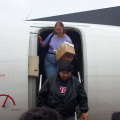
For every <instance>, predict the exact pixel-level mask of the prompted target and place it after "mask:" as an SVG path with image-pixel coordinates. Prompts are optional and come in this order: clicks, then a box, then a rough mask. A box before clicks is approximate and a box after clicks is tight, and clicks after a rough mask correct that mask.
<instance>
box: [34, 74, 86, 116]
mask: <svg viewBox="0 0 120 120" xmlns="http://www.w3.org/2000/svg"><path fill="white" fill-rule="evenodd" d="M59 79H60V77H59V75H53V76H50V77H49V78H48V79H47V80H46V81H45V83H44V84H43V86H42V88H41V90H40V91H39V93H38V98H37V102H36V106H39V107H42V106H45V107H49V108H52V109H55V110H56V111H58V112H59V113H60V114H61V115H63V116H69V115H71V114H74V113H75V111H76V106H77V105H79V108H80V111H81V112H82V113H85V112H87V111H88V100H87V95H86V93H85V90H84V88H83V86H82V84H80V82H79V80H78V79H77V78H75V77H74V76H72V75H71V77H70V78H69V79H68V83H67V86H66V93H65V98H64V102H62V100H61V95H60V84H59Z"/></svg>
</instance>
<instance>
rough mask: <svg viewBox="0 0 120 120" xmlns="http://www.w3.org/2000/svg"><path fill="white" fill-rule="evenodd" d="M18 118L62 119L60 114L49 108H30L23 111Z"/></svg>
mask: <svg viewBox="0 0 120 120" xmlns="http://www.w3.org/2000/svg"><path fill="white" fill-rule="evenodd" d="M19 120H62V116H61V115H60V114H59V113H58V112H56V111H55V110H53V109H50V108H45V107H43V108H37V107H36V108H32V109H30V110H28V111H27V112H25V113H23V114H22V115H21V117H20V119H19Z"/></svg>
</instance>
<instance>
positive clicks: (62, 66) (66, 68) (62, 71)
mask: <svg viewBox="0 0 120 120" xmlns="http://www.w3.org/2000/svg"><path fill="white" fill-rule="evenodd" d="M72 69H73V66H72V65H71V64H70V62H68V61H62V62H60V63H59V69H58V72H59V75H60V77H61V79H62V80H64V81H66V80H68V79H69V77H70V76H71V72H72Z"/></svg>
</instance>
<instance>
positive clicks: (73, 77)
mask: <svg viewBox="0 0 120 120" xmlns="http://www.w3.org/2000/svg"><path fill="white" fill-rule="evenodd" d="M71 77H72V79H73V80H75V81H79V80H78V79H77V78H76V77H75V76H73V75H71Z"/></svg>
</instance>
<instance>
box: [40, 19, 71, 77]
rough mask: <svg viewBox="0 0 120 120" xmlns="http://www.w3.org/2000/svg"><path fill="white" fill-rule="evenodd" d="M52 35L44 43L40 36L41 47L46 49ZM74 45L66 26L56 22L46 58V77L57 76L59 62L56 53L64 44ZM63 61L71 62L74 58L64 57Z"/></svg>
mask: <svg viewBox="0 0 120 120" xmlns="http://www.w3.org/2000/svg"><path fill="white" fill-rule="evenodd" d="M51 35H52V33H51V34H50V35H48V37H47V38H46V39H45V40H44V41H43V40H42V38H41V37H40V36H39V41H40V45H41V46H42V47H45V46H46V45H47V43H48V41H49V39H50V37H51ZM64 41H67V42H70V43H72V40H71V39H70V37H69V36H68V35H67V34H66V30H65V27H64V24H63V23H62V22H61V21H58V22H56V24H55V28H54V35H53V37H52V38H51V40H50V43H49V49H48V53H47V55H46V56H45V61H44V67H45V73H46V77H48V76H50V75H53V74H56V73H57V72H58V64H59V63H58V61H57V60H56V55H55V51H54V50H57V48H58V47H59V46H60V45H61V44H62V43H63V42H64ZM63 60H68V61H71V60H72V58H71V56H70V57H65V56H64V57H63Z"/></svg>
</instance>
